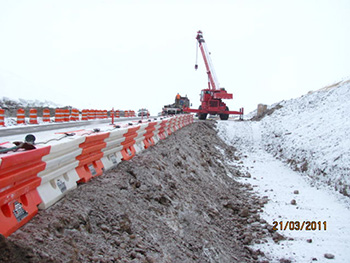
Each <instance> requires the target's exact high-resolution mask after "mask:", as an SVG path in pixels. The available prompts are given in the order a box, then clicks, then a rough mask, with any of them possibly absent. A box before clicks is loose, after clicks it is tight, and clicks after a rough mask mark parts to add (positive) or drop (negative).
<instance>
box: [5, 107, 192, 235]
mask: <svg viewBox="0 0 350 263" xmlns="http://www.w3.org/2000/svg"><path fill="white" fill-rule="evenodd" d="M192 122H193V116H192V115H189V114H188V115H186V114H184V115H177V116H173V117H170V118H165V119H159V120H157V119H155V120H142V121H138V122H137V121H135V122H134V123H128V124H125V125H124V126H121V127H120V126H113V127H114V128H113V129H112V130H110V131H105V132H97V131H96V130H95V131H89V130H79V131H75V132H74V133H55V134H54V135H53V136H56V137H55V138H51V139H50V140H49V141H48V142H47V143H46V144H45V145H44V146H42V145H41V144H38V145H35V147H36V149H33V150H27V151H20V150H17V151H10V152H7V153H3V154H1V155H0V234H2V235H4V236H5V237H8V236H9V235H11V234H12V233H13V232H14V231H16V230H17V229H18V228H20V227H21V226H23V225H24V224H26V223H27V222H28V221H29V220H30V219H31V218H33V217H34V216H35V214H37V212H38V208H39V209H46V208H48V207H50V206H51V205H53V204H54V203H56V202H57V201H58V200H60V199H61V198H63V197H64V195H65V194H66V193H67V192H68V191H71V190H73V189H75V188H77V186H78V183H87V182H89V181H90V180H91V178H93V177H96V176H101V175H102V174H103V172H104V171H106V170H108V169H111V168H112V167H115V166H116V165H117V164H118V163H120V162H121V161H124V160H130V159H131V158H133V157H134V156H135V155H136V154H137V153H139V152H140V151H142V150H144V149H147V148H149V147H150V146H152V145H154V144H155V143H157V142H158V141H159V140H163V139H165V138H166V137H168V136H169V135H171V134H172V133H174V132H175V131H176V130H178V129H181V128H182V127H184V126H186V125H189V124H190V123H192ZM58 136H60V137H58ZM1 146H7V145H5V144H4V143H3V144H2V145H1Z"/></svg>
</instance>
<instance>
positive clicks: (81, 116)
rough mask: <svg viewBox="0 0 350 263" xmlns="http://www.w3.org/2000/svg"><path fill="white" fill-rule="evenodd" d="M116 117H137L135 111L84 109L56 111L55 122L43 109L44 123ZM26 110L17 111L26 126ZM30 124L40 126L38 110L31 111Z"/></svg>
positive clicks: (1, 123) (1, 120)
mask: <svg viewBox="0 0 350 263" xmlns="http://www.w3.org/2000/svg"><path fill="white" fill-rule="evenodd" d="M112 115H114V117H115V118H120V117H136V115H135V111H132V110H125V111H120V110H117V111H107V110H88V109H84V110H82V111H81V112H80V111H79V110H78V109H75V108H73V109H71V110H70V109H62V108H57V109H55V114H54V116H53V117H54V118H53V120H51V114H50V109H47V108H46V109H43V113H42V121H43V122H47V123H48V122H51V121H54V122H69V121H80V120H82V121H87V120H96V119H108V118H109V117H112ZM25 117H26V116H25V110H24V109H18V110H17V124H26V123H27V122H26V118H25ZM28 123H29V124H38V111H37V110H36V109H30V110H29V122H28ZM0 127H5V110H4V109H0Z"/></svg>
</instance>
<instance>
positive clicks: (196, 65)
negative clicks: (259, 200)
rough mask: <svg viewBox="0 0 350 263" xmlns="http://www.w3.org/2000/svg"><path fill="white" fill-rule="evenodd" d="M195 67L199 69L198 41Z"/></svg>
mask: <svg viewBox="0 0 350 263" xmlns="http://www.w3.org/2000/svg"><path fill="white" fill-rule="evenodd" d="M194 69H195V70H197V69H198V43H197V42H196V64H195V65H194Z"/></svg>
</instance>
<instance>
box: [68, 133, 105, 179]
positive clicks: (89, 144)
mask: <svg viewBox="0 0 350 263" xmlns="http://www.w3.org/2000/svg"><path fill="white" fill-rule="evenodd" d="M108 137H109V133H108V132H105V133H99V134H91V135H87V136H86V138H85V141H84V142H83V143H81V144H80V145H79V147H80V148H82V153H81V154H80V155H79V156H78V157H76V159H77V160H78V161H79V165H78V167H77V168H75V170H76V171H77V173H78V175H79V177H80V178H81V179H80V180H79V183H86V182H88V181H89V180H90V179H91V178H92V177H95V176H99V175H102V173H103V164H102V162H101V158H102V157H103V153H102V151H101V150H102V149H103V148H105V147H106V143H105V141H104V140H105V139H106V138H108Z"/></svg>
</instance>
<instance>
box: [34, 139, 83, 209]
mask: <svg viewBox="0 0 350 263" xmlns="http://www.w3.org/2000/svg"><path fill="white" fill-rule="evenodd" d="M84 141H85V137H69V138H67V139H65V141H64V142H58V143H56V144H53V145H51V148H50V153H49V154H48V155H46V156H44V157H43V158H42V160H43V161H44V162H45V163H46V167H45V170H44V171H41V172H39V173H38V176H39V177H41V184H40V186H39V187H38V188H37V190H38V193H39V195H40V197H41V200H42V203H41V204H40V205H39V209H46V208H48V207H50V206H51V205H53V204H54V203H56V202H57V201H58V200H60V199H61V198H62V197H63V196H64V195H65V194H66V193H67V192H68V191H71V190H73V189H75V188H76V187H77V181H79V180H80V178H79V175H78V174H77V172H76V171H75V168H76V167H77V166H78V165H79V161H78V160H76V157H77V156H79V155H80V154H81V152H82V149H81V148H79V144H81V143H83V142H84Z"/></svg>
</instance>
